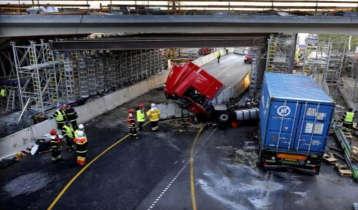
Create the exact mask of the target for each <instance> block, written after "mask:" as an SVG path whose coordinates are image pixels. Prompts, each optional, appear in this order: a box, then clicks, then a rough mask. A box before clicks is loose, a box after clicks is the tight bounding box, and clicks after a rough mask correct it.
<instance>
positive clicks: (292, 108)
mask: <svg viewBox="0 0 358 210" xmlns="http://www.w3.org/2000/svg"><path fill="white" fill-rule="evenodd" d="M300 107H301V104H300V103H299V102H298V101H292V100H289V101H287V100H286V101H281V100H280V101H278V100H273V101H272V102H271V106H270V117H269V119H268V124H267V129H268V132H267V134H266V142H265V145H266V147H268V148H269V149H274V150H276V151H288V150H290V148H291V147H292V145H293V142H294V135H295V130H296V127H297V123H298V120H297V117H296V116H297V115H298V114H299V112H300Z"/></svg>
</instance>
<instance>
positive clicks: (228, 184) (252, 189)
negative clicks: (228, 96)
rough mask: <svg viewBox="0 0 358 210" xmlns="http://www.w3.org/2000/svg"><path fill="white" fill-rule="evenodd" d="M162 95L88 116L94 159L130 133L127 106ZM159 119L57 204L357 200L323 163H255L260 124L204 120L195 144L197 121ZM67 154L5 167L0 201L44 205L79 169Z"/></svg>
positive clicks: (343, 204) (260, 205)
mask: <svg viewBox="0 0 358 210" xmlns="http://www.w3.org/2000/svg"><path fill="white" fill-rule="evenodd" d="M223 58H224V59H225V57H223ZM227 58H230V57H227ZM160 101H164V99H163V95H162V92H161V91H158V90H155V91H152V92H150V93H148V94H146V95H144V96H142V97H140V98H138V99H136V100H135V101H132V102H130V103H128V104H125V105H123V106H121V107H119V108H117V109H115V110H113V111H111V112H109V113H107V114H105V115H102V116H100V117H98V118H96V119H94V120H92V121H91V122H89V123H88V124H86V131H87V134H88V137H89V141H90V145H89V147H90V150H89V160H91V159H93V158H94V157H95V156H96V155H97V154H99V153H100V152H101V151H103V150H104V149H105V148H108V146H110V145H112V144H113V143H114V142H116V140H118V139H120V138H121V137H122V136H124V135H125V134H126V132H127V128H126V126H125V118H126V112H127V109H128V108H129V107H133V106H135V105H136V104H138V103H139V102H146V104H149V103H150V102H160ZM160 127H161V129H160V131H159V132H156V133H152V132H150V131H145V132H142V133H141V137H140V139H138V140H134V139H127V140H126V141H124V142H123V143H122V144H119V145H117V146H116V147H114V148H113V149H112V150H110V151H108V152H107V153H106V154H105V155H103V156H101V158H99V159H97V160H96V161H95V162H94V163H93V164H92V165H91V166H90V167H89V168H88V169H87V170H86V171H84V172H83V174H81V175H80V176H79V177H78V178H77V179H76V180H75V181H74V182H73V183H72V184H71V185H70V186H69V187H68V189H67V190H66V191H65V192H64V194H63V195H62V196H61V197H60V199H59V201H58V202H57V203H56V204H55V208H54V209H66V210H68V209H121V210H122V209H123V210H126V209H140V210H141V209H146V210H150V209H163V210H168V209H173V210H176V209H178V210H182V209H195V210H196V209H205V210H221V209H225V210H226V209H273V210H276V209H278V210H280V209H291V210H295V209H297V210H298V209H299V210H302V209H313V210H315V209H317V210H321V209H332V210H336V209H351V205H352V203H353V202H357V201H358V196H357V195H358V184H357V183H354V182H353V181H352V180H351V179H350V178H347V177H340V176H339V175H338V174H337V173H336V172H335V170H334V169H333V167H332V166H328V165H326V164H323V166H322V169H321V173H320V174H319V175H318V176H307V175H303V174H297V173H294V172H278V171H263V170H261V169H259V168H257V167H256V160H257V139H256V136H257V127H256V126H248V127H240V128H237V129H225V130H220V129H217V128H216V127H207V128H206V129H205V130H204V131H203V133H202V134H201V136H200V137H199V138H197V139H196V140H197V141H195V142H196V144H195V146H193V142H194V139H195V136H196V134H197V132H198V130H199V126H198V125H195V126H193V125H190V124H188V123H184V124H182V123H181V121H180V120H179V121H167V122H162V123H161V125H160ZM330 141H332V138H330ZM191 152H192V153H191ZM64 154H65V160H64V161H62V162H59V163H56V164H54V163H51V161H50V155H49V154H42V155H38V156H34V157H27V158H25V159H24V160H22V161H20V162H18V163H16V164H14V165H12V166H10V167H7V168H5V169H1V170H0V209H3V210H8V209H9V210H12V209H46V208H47V207H48V206H49V205H50V203H51V202H52V201H53V199H54V198H55V197H56V195H58V193H59V192H60V190H61V189H63V187H64V186H65V185H66V183H68V181H69V180H70V179H71V178H72V177H74V176H75V174H76V173H77V172H78V171H79V170H80V169H79V168H78V167H77V166H76V165H75V163H74V160H73V156H72V155H71V153H69V152H64ZM193 191H195V193H193ZM193 201H195V202H193ZM193 203H195V205H194V204H193ZM195 207H196V208H195Z"/></svg>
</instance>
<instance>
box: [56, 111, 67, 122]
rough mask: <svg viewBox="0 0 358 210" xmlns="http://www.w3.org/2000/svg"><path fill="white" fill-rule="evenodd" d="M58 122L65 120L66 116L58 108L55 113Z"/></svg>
mask: <svg viewBox="0 0 358 210" xmlns="http://www.w3.org/2000/svg"><path fill="white" fill-rule="evenodd" d="M55 120H56V122H63V121H64V120H65V116H64V115H63V113H62V111H61V110H57V111H56V113H55Z"/></svg>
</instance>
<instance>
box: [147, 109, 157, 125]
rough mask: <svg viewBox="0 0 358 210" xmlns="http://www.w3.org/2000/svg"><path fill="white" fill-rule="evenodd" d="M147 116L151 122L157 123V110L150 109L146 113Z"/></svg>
mask: <svg viewBox="0 0 358 210" xmlns="http://www.w3.org/2000/svg"><path fill="white" fill-rule="evenodd" d="M147 116H148V118H149V120H150V121H151V122H155V121H158V120H159V118H160V110H159V109H150V110H149V111H148V112H147Z"/></svg>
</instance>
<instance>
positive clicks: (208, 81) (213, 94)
mask: <svg viewBox="0 0 358 210" xmlns="http://www.w3.org/2000/svg"><path fill="white" fill-rule="evenodd" d="M229 59H240V57H239V56H235V55H234V56H233V57H232V58H229ZM235 62H236V61H234V62H231V63H232V65H221V64H219V63H211V64H210V65H204V66H202V67H199V66H198V65H196V64H194V63H192V62H188V63H185V64H182V65H175V66H173V67H172V69H171V71H170V73H169V75H168V78H167V81H166V83H165V89H164V90H165V94H166V96H167V97H168V98H171V99H176V101H177V103H178V104H179V105H180V106H181V107H182V108H185V109H187V110H188V111H190V112H192V113H194V114H195V115H197V116H200V117H202V118H206V119H208V118H209V119H210V118H211V119H212V118H215V119H218V120H219V121H223V122H224V121H225V122H228V121H230V119H236V117H235V112H234V111H229V109H228V107H229V102H231V100H232V99H233V98H236V97H238V96H239V95H240V94H242V93H243V92H244V91H245V90H247V89H248V87H249V85H250V68H248V67H246V68H244V69H240V68H239V67H238V66H240V65H237V64H238V63H235Z"/></svg>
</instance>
